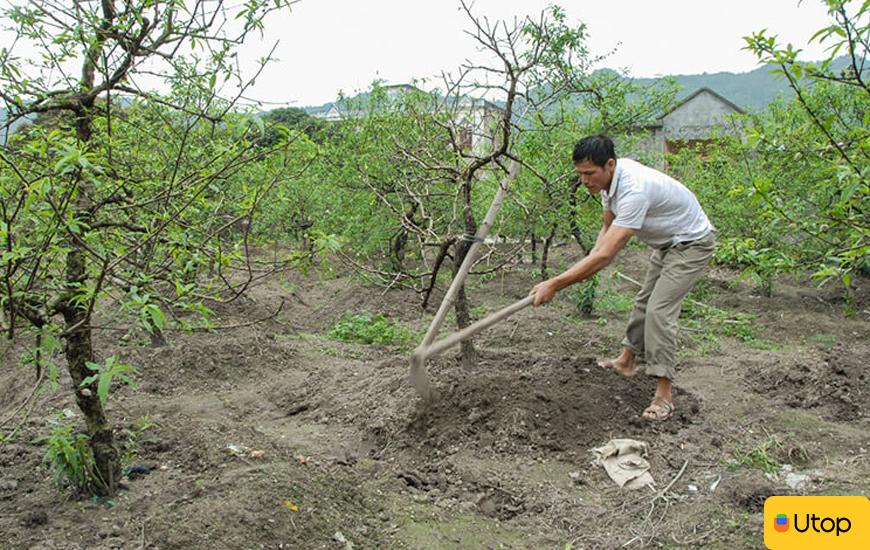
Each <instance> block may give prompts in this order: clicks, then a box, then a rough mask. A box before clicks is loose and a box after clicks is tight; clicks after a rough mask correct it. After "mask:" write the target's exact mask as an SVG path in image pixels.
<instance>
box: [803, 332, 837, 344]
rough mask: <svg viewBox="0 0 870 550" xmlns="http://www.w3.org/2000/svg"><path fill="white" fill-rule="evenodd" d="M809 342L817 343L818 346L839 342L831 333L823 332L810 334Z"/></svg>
mask: <svg viewBox="0 0 870 550" xmlns="http://www.w3.org/2000/svg"><path fill="white" fill-rule="evenodd" d="M809 342H810V343H811V344H815V345H817V346H825V347H831V346H833V345H834V344H836V343H837V339H836V338H835V337H833V336H831V335H830V334H825V333H823V332H817V333H815V334H813V335H812V336H810V339H809Z"/></svg>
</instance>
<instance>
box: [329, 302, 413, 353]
mask: <svg viewBox="0 0 870 550" xmlns="http://www.w3.org/2000/svg"><path fill="white" fill-rule="evenodd" d="M327 337H329V338H330V339H332V340H338V341H340V342H349V343H352V344H366V345H380V346H391V345H406V344H408V343H410V342H411V341H412V340H415V337H416V333H415V332H414V331H413V330H411V329H410V328H408V327H406V326H405V325H403V324H402V323H399V322H397V321H391V320H389V319H387V318H386V317H385V316H384V315H383V314H380V313H376V314H373V313H370V312H368V311H363V312H361V313H352V312H350V311H347V312H345V313H344V315H342V316H341V318H340V319H339V320H338V321H336V322H335V324H334V325H332V327H331V328H330V329H329V332H328V333H327Z"/></svg>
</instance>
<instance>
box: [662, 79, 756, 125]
mask: <svg viewBox="0 0 870 550" xmlns="http://www.w3.org/2000/svg"><path fill="white" fill-rule="evenodd" d="M704 92H707V93H708V94H710V95H712V96H713V97H715V98H716V99H718V100H719V101H721V102H722V103H724V104H725V105H727V106H729V107H731V108H732V109H734V110H735V111H737V112H738V113H740V114H741V115H743V114H746V112H745V111H744V110H743V109H741V108H740V107H738V106H737V105H736V104H735V103H734V102H733V101H731V100H730V99H728V98H727V97H725V96H723V95H722V94H720V93H717V92H716V90H713V89H712V88H708V87H707V86H702V87H700V88H698V89H697V90H695V91H694V92H692V93H691V94H689V95H687V96H686V97H685V98H683V100H682V101H680V102H679V103H677V104H676V105H674V106H673V107H671V108H670V109H668V110H667V111H665V112H664V113H662V114H660V115H659V116H657V117H656V121H655V122H653V123H651V124H646V125H645V127H647V128H656V127H658V126H661V125H662V124H663V121H664V118H665V117H666V116H668V115H669V114H671V113H673V112H674V111H676V110H677V109H679V108H680V107H682V106H683V105H685V104H687V103H689V102H690V101H692V100H693V99H695V98H696V97H698V96H699V95H701V94H702V93H704Z"/></svg>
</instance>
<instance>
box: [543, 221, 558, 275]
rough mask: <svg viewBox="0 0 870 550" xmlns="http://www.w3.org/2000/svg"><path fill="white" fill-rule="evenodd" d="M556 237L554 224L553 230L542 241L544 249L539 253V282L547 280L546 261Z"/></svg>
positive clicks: (554, 225)
mask: <svg viewBox="0 0 870 550" xmlns="http://www.w3.org/2000/svg"><path fill="white" fill-rule="evenodd" d="M555 236H556V224H553V229H551V230H550V234H549V235H547V238H546V239H544V249H543V250H542V251H541V280H542V281H546V280H547V259H548V258H549V256H550V246H551V245H552V244H553V237H555Z"/></svg>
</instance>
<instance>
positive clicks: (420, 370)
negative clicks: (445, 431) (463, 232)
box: [410, 161, 535, 402]
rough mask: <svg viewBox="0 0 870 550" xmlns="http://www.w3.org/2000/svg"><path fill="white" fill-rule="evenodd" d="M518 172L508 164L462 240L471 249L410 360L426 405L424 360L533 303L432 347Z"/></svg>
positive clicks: (428, 396)
mask: <svg viewBox="0 0 870 550" xmlns="http://www.w3.org/2000/svg"><path fill="white" fill-rule="evenodd" d="M518 170H519V166H518V165H517V163H516V162H515V161H511V163H510V166H509V167H508V174H507V176H506V177H505V180H504V182H502V184H501V185H500V186H499V189H498V192H497V193H496V194H495V198H493V200H492V204H491V205H490V207H489V211H488V212H487V213H486V217H485V218H484V220H483V223H482V224H481V226H480V227H479V228H478V230H477V235H474V236H473V237H471V236H466V238H470V239H471V240H473V243H472V245H471V248H469V250H468V253H467V254H466V255H465V260H464V261H463V262H462V265H461V266H460V268H459V272H458V273H457V274H456V277H455V278H454V279H453V282H452V283H450V288H449V289H448V290H447V294H446V295H445V296H444V299H443V300H442V301H441V306H440V307H439V308H438V312H437V313H436V314H435V318H434V319H432V324H431V325H429V330H427V331H426V336H424V337H423V341H422V342H421V343H420V346H419V347H417V349H416V350H415V351H414V353H413V355H412V356H411V374H410V378H411V385H412V386H414V389H416V390H417V393H418V394H420V397H422V398H423V400H424V401H425V402H430V401H431V400H432V398H433V393H432V386H431V385H430V384H429V377H428V376H427V374H426V360H427V359H429V358H430V357H434V356H436V355H438V354H439V353H441V352H443V351H444V350H446V349H448V348H451V347H453V346H455V345H456V344H458V343H460V342H462V341H463V340H467V339H468V338H471V337H472V336H474V335H475V334H477V333H478V332H480V331H482V330H484V329H486V328H488V327H491V326H492V325H494V324H496V323H498V322H499V321H502V320H504V319H506V318H507V317H509V316H510V315H513V314H514V313H516V312H517V311H519V310H521V309H523V308H525V307H527V306H529V305H531V304H532V302H534V300H535V297H534V296H527V297H525V298H523V299H522V300H519V301H518V302H515V303H513V304H511V305H509V306H507V307H505V308H502V309H500V310H498V311H496V312H495V313H493V314H492V315H489V316H487V317H485V318H483V319H481V320H479V321H477V322H476V323H473V324H471V325H469V326H467V327H465V328H464V329H462V330H460V331H458V332H454V333H453V334H451V335H449V336H446V337H445V338H443V339H441V340H439V341H437V342H435V343H433V340H435V336H436V335H437V334H438V329H439V328H441V323H442V322H443V321H444V317H445V316H446V315H447V311H448V309H449V308H450V306H452V305H453V302H454V300H455V299H456V294H457V293H458V292H459V287H460V286H462V283H463V282H464V281H465V277H466V276H467V275H468V271H469V269H471V265H472V264H473V263H474V261H475V259H476V258H477V251H478V249H479V248H480V243H482V242H483V239H484V238H485V237H486V236H487V234H488V233H489V230H490V228H491V227H492V224H493V222H494V221H495V216H496V214H497V213H498V210H499V208H501V203H502V201H503V200H504V197H505V195H506V194H507V188H508V186H509V185H510V183H511V182H512V181H513V179H514V178H515V177H516V175H517V171H518Z"/></svg>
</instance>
